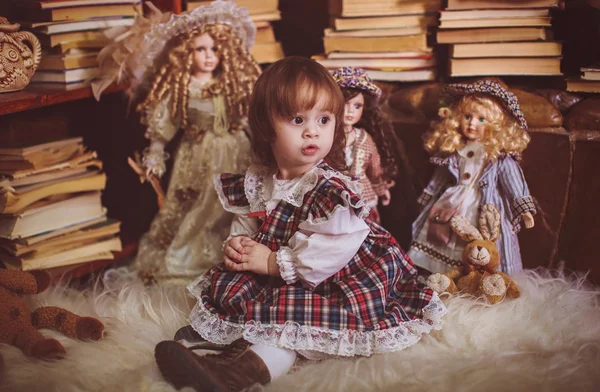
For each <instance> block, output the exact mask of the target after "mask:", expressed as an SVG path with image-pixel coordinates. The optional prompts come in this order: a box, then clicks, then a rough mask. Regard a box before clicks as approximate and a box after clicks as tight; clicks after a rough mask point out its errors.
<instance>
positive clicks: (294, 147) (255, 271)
mask: <svg viewBox="0 0 600 392" xmlns="http://www.w3.org/2000/svg"><path fill="white" fill-rule="evenodd" d="M343 115H344V97H343V95H342V93H341V91H340V89H339V88H338V86H337V84H336V83H335V81H334V80H333V78H332V77H331V75H330V74H329V73H328V72H327V70H326V69H325V68H323V67H322V66H321V65H319V64H318V63H316V62H314V61H312V60H310V59H307V58H302V57H288V58H285V59H283V60H280V61H278V62H276V63H274V64H273V65H271V66H270V67H269V68H268V69H267V70H265V72H264V73H263V74H262V76H260V77H259V79H258V81H257V83H256V85H255V87H254V91H253V93H252V97H251V103H250V110H249V118H248V119H249V123H250V128H251V129H252V149H253V152H254V154H255V161H256V162H257V164H256V165H253V166H251V167H250V168H249V169H248V171H247V172H246V173H245V174H239V175H238V174H222V175H221V176H219V177H217V178H216V179H215V187H216V190H217V193H218V194H219V198H220V200H221V202H222V203H223V207H224V208H225V209H226V210H227V211H230V212H233V213H234V214H236V218H235V219H234V222H233V224H232V227H231V235H230V237H229V239H228V240H227V241H225V244H224V252H225V258H224V261H223V263H222V264H220V265H217V266H215V267H214V268H212V269H211V270H209V271H208V272H207V273H206V274H205V275H203V276H201V277H200V278H198V279H197V280H196V281H195V282H194V283H193V284H191V285H190V286H189V290H190V292H191V293H192V294H193V295H194V296H195V297H196V298H197V301H198V302H197V304H196V306H195V308H194V310H193V311H192V314H191V316H190V320H191V327H192V328H193V330H194V331H196V332H197V333H198V334H199V335H200V336H201V337H202V338H203V339H205V340H206V341H208V342H210V343H208V342H205V343H207V346H211V344H214V343H216V344H221V345H227V346H226V347H224V348H223V349H222V352H221V353H220V354H218V355H207V356H198V355H195V354H194V352H193V347H191V348H186V347H184V346H183V345H181V344H179V343H177V342H174V341H166V342H161V343H159V344H158V345H157V347H156V350H155V356H156V361H157V364H158V366H159V368H160V370H161V372H162V374H163V375H164V377H165V378H166V379H167V380H168V381H169V382H171V383H172V384H174V385H175V386H176V387H178V388H181V387H183V386H192V387H194V388H196V389H197V390H209V389H210V390H227V391H238V390H241V389H244V388H247V387H249V386H251V385H253V384H254V383H257V382H258V383H261V384H266V383H268V382H270V381H271V380H273V379H275V378H276V377H278V376H280V375H283V374H285V373H286V372H287V371H288V370H289V369H290V367H291V366H292V365H293V363H294V361H295V359H296V353H300V354H301V355H303V356H305V357H307V358H309V359H318V358H324V357H326V356H330V355H335V356H355V355H362V356H370V355H372V354H378V353H384V352H390V351H396V350H401V349H404V348H405V347H408V346H410V345H412V344H414V343H416V342H417V341H418V340H419V339H420V336H421V335H422V334H423V333H429V332H430V331H431V330H432V329H439V328H440V327H441V317H442V316H443V315H444V314H445V312H446V308H445V307H444V305H443V304H442V303H441V301H440V300H439V298H438V297H437V295H436V294H435V293H434V292H433V291H431V290H430V289H429V288H427V287H425V286H423V285H421V284H419V283H417V280H416V277H417V272H416V270H415V268H414V267H413V264H412V262H411V261H410V260H409V259H408V258H407V257H406V255H405V254H404V252H403V251H402V250H401V249H400V247H399V245H398V244H397V242H396V241H395V240H394V238H393V237H392V236H391V235H390V234H389V233H388V232H386V231H385V230H384V229H382V228H381V227H380V226H378V225H376V224H371V223H370V221H365V220H364V219H363V218H364V217H366V216H367V215H368V214H369V210H368V207H367V206H366V205H365V203H364V201H363V200H362V199H361V198H360V196H359V189H358V187H357V184H356V183H355V182H352V181H351V180H350V178H348V177H346V176H344V175H342V174H340V172H339V171H337V170H336V169H337V168H340V169H343V166H344V165H343V162H344V156H343V148H344V129H343V127H344V124H343ZM207 346H204V347H207Z"/></svg>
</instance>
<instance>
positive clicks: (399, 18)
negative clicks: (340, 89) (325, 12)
mask: <svg viewBox="0 0 600 392" xmlns="http://www.w3.org/2000/svg"><path fill="white" fill-rule="evenodd" d="M440 4H441V1H440V0H330V1H329V15H330V28H328V29H326V30H325V32H324V38H323V46H324V47H325V54H324V55H319V56H314V59H315V60H316V61H318V62H319V63H321V64H322V65H323V66H325V67H326V68H329V69H335V68H339V67H343V66H354V67H361V68H365V69H367V70H368V73H369V76H370V77H371V78H372V79H374V80H381V81H424V80H433V79H435V65H436V62H435V57H434V54H433V51H432V48H431V47H430V46H429V45H428V40H427V35H428V30H429V28H430V27H432V26H435V25H437V19H438V17H437V12H438V10H439V9H440Z"/></svg>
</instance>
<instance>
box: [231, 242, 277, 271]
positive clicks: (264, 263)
mask: <svg viewBox="0 0 600 392" xmlns="http://www.w3.org/2000/svg"><path fill="white" fill-rule="evenodd" d="M240 243H241V245H242V247H243V254H242V255H241V256H240V257H239V258H234V259H229V260H227V259H225V266H226V267H227V268H228V269H229V270H231V271H250V272H254V273H257V274H260V275H272V276H277V275H279V267H278V266H277V258H276V253H275V252H271V249H269V248H268V247H266V246H265V245H263V244H259V243H258V242H256V241H254V240H252V239H250V238H248V237H242V238H241V240H240Z"/></svg>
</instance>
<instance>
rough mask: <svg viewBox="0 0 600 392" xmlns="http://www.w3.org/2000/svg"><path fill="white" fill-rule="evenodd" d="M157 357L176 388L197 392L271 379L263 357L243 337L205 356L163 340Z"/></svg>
mask: <svg viewBox="0 0 600 392" xmlns="http://www.w3.org/2000/svg"><path fill="white" fill-rule="evenodd" d="M244 346H245V347H244ZM154 357H155V358H156V364H157V365H158V368H159V369H160V372H161V373H162V375H163V377H164V378H165V380H167V381H168V382H169V383H171V384H172V385H173V386H174V387H175V388H177V389H180V388H183V387H185V386H187V387H192V388H194V389H195V390H196V391H198V392H209V391H210V392H216V391H219V392H238V391H242V390H244V389H246V388H249V387H251V386H252V385H254V384H256V383H260V384H262V385H265V384H267V383H269V382H270V381H271V375H270V374H269V370H268V369H267V366H266V365H265V363H264V362H263V360H262V359H260V357H259V356H258V355H257V354H256V353H255V352H254V351H252V350H250V349H249V344H248V343H247V342H243V341H236V342H234V343H233V344H232V345H230V346H228V347H227V348H226V349H224V350H223V352H222V353H220V354H218V355H210V354H209V355H205V356H199V355H196V354H194V353H193V352H192V351H191V350H189V349H187V348H185V347H184V346H182V345H181V344H179V343H177V342H175V341H164V342H160V343H159V344H158V345H156V348H155V349H154Z"/></svg>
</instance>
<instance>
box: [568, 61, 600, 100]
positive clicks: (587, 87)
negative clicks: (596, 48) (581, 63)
mask: <svg viewBox="0 0 600 392" xmlns="http://www.w3.org/2000/svg"><path fill="white" fill-rule="evenodd" d="M567 91H573V92H579V93H600V64H595V65H590V66H587V67H581V78H580V79H576V78H569V79H567Z"/></svg>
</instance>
